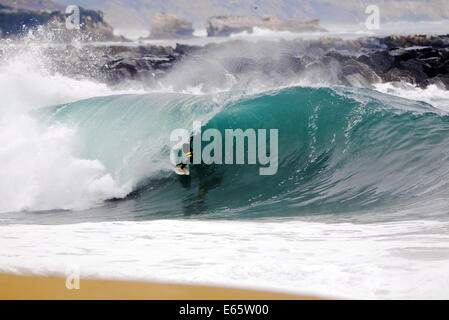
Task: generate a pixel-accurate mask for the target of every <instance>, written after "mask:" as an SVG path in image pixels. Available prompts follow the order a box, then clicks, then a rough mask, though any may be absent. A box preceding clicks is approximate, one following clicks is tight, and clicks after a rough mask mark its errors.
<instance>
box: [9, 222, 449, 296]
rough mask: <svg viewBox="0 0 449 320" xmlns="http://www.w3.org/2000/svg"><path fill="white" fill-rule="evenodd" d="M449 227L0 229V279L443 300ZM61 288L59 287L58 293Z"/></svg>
mask: <svg viewBox="0 0 449 320" xmlns="http://www.w3.org/2000/svg"><path fill="white" fill-rule="evenodd" d="M448 231H449V223H448V222H437V221H408V222H392V223H377V224H362V225H358V224H351V223H339V224H333V223H329V224H326V223H310V222H301V221H295V220H285V221H283V220H277V221H276V220H275V221H273V220H271V221H252V222H245V221H238V222H236V221H191V220H190V221H187V220H182V221H151V222H139V223H136V222H115V223H112V222H108V223H86V224H77V225H62V226H38V225H30V226H26V225H22V226H21V225H13V226H0V234H1V235H2V237H1V246H0V261H2V263H1V265H0V271H3V272H12V273H25V274H29V273H32V274H39V275H42V274H56V275H62V276H65V275H68V274H70V272H79V273H80V275H81V290H82V288H83V282H82V278H106V279H133V280H153V281H168V282H182V283H195V284H214V285H223V286H236V287H246V288H260V289H270V290H278V291H283V292H293V293H300V294H314V295H317V296H321V297H331V298H333V297H337V298H359V299H371V298H372V299H402V298H404V299H433V298H435V299H448V298H449V273H448V270H449V233H448ZM63 285H64V282H61V286H63Z"/></svg>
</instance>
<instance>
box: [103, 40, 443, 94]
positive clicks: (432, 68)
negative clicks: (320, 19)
mask: <svg viewBox="0 0 449 320" xmlns="http://www.w3.org/2000/svg"><path fill="white" fill-rule="evenodd" d="M273 46H276V50H275V53H274V54H272V55H271V56H270V55H269V53H270V49H271V51H272V48H273ZM245 52H246V53H247V54H246V55H245V54H244V53H245ZM254 52H257V54H254ZM279 52H281V54H279ZM107 60H108V61H107V62H106V63H104V64H103V65H102V66H101V68H100V69H101V72H100V74H101V75H102V76H103V77H104V78H103V79H104V80H105V81H106V82H108V83H110V84H117V83H120V82H123V81H128V80H135V81H141V82H146V83H153V82H155V81H157V80H161V79H163V78H164V77H167V75H168V74H169V73H170V72H171V71H173V70H174V69H176V66H177V65H179V64H181V63H184V62H185V63H187V62H188V63H190V64H191V65H195V64H196V65H201V64H202V63H203V64H204V63H206V64H207V63H209V62H210V61H211V60H214V61H215V64H216V66H215V68H216V69H217V71H220V72H224V73H226V74H228V75H232V76H233V77H235V78H236V79H239V78H242V76H243V75H245V74H246V75H248V74H252V75H257V76H258V78H259V79H260V78H262V79H263V78H264V77H267V78H270V77H273V76H275V75H277V76H279V77H285V78H292V77H299V78H300V77H301V76H304V77H308V78H310V79H312V80H313V78H316V80H317V81H318V80H320V79H321V81H322V80H323V79H324V80H325V81H326V82H329V83H330V84H338V85H346V86H352V87H371V86H372V84H374V83H378V82H406V83H410V84H412V85H416V86H419V87H421V88H425V87H427V86H428V85H431V84H435V85H438V86H439V87H441V88H445V89H449V35H444V36H431V37H429V36H424V35H415V36H391V37H385V38H363V39H359V40H351V41H343V40H340V39H321V40H308V41H302V40H294V41H280V42H279V43H278V44H275V43H271V42H262V43H250V42H245V41H230V42H225V43H221V44H210V45H206V46H204V47H196V46H187V45H181V44H177V45H176V47H175V48H172V47H160V46H139V47H135V48H130V47H123V46H112V47H110V48H109V52H108V55H107ZM209 71H210V69H209V70H204V72H209ZM173 72H176V70H174V71H173Z"/></svg>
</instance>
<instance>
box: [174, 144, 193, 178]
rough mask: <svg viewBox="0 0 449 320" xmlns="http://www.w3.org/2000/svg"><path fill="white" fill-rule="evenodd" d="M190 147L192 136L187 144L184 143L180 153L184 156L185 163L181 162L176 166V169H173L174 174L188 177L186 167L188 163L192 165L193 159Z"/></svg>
mask: <svg viewBox="0 0 449 320" xmlns="http://www.w3.org/2000/svg"><path fill="white" fill-rule="evenodd" d="M192 145H193V136H191V137H190V141H189V143H184V144H183V145H182V152H184V155H185V157H186V162H185V163H184V162H181V163H178V164H177V165H176V167H175V171H176V173H178V174H181V175H189V174H190V172H189V170H188V167H187V166H188V165H189V164H190V163H192V158H193V147H192Z"/></svg>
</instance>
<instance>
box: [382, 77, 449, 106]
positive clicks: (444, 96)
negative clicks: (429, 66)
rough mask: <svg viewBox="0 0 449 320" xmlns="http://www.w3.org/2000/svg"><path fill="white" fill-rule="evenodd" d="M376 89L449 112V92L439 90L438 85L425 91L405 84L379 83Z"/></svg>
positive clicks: (431, 86)
mask: <svg viewBox="0 0 449 320" xmlns="http://www.w3.org/2000/svg"><path fill="white" fill-rule="evenodd" d="M374 86H375V89H376V90H377V91H380V92H382V93H387V94H391V95H395V96H399V97H402V98H406V99H410V100H415V101H423V102H426V103H429V104H431V105H432V106H434V107H436V108H438V109H440V110H443V111H444V112H449V91H447V90H444V89H441V88H439V87H438V86H436V85H430V86H428V87H427V88H425V89H422V88H419V87H415V86H413V85H411V84H405V83H391V82H387V83H378V84H375V85H374Z"/></svg>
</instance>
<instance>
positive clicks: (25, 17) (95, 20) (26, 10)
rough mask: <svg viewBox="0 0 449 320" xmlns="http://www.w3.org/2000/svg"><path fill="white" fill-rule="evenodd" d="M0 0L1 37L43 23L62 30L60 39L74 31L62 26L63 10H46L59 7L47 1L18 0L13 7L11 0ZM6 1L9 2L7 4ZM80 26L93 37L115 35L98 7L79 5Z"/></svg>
mask: <svg viewBox="0 0 449 320" xmlns="http://www.w3.org/2000/svg"><path fill="white" fill-rule="evenodd" d="M0 1H2V3H3V4H2V7H0V30H1V31H0V35H1V36H2V37H17V36H20V35H21V34H22V33H23V32H26V31H27V30H29V29H35V28H37V27H39V26H43V25H48V26H49V28H53V29H54V28H59V29H60V30H63V31H65V32H62V33H61V35H60V40H65V39H70V38H71V37H72V36H73V34H74V32H73V31H70V30H66V29H65V22H66V15H65V12H63V11H60V10H54V11H53V10H48V8H51V9H53V8H60V6H57V5H55V4H52V3H51V2H50V1H32V0H26V1H23V2H20V1H18V2H17V3H18V5H17V6H14V7H11V4H10V3H9V2H13V1H5V0H0ZM5 2H8V4H9V6H8V5H6V3H5ZM34 2H36V6H32V4H34ZM39 4H40V5H39ZM32 8H36V9H35V10H33V9H32ZM80 30H81V31H82V32H83V33H84V34H86V35H88V36H89V37H91V38H94V39H96V40H112V39H114V35H113V28H112V26H111V25H110V24H109V22H108V21H106V19H105V18H104V15H103V13H102V12H101V11H94V10H86V9H83V8H80Z"/></svg>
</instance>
